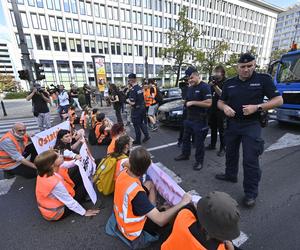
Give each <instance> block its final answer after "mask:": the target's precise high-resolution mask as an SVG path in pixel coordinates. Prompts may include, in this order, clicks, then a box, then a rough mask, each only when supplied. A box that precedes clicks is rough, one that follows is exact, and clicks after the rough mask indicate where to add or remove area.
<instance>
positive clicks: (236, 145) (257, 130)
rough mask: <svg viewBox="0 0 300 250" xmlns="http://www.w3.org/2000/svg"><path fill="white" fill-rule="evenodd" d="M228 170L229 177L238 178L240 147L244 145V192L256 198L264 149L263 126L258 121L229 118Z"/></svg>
mask: <svg viewBox="0 0 300 250" xmlns="http://www.w3.org/2000/svg"><path fill="white" fill-rule="evenodd" d="M225 143H226V170H225V174H226V175H227V176H228V177H232V178H236V177H237V175H238V170H239V149H240V144H241V143H242V145H243V168H244V182H243V187H244V192H245V195H246V197H248V198H256V197H257V195H258V184H259V181H260V179H261V170H260V166H259V156H260V155H261V154H262V153H263V150H264V141H263V140H262V139H261V127H260V124H259V122H258V121H243V122H238V121H234V120H229V121H228V125H227V129H226V131H225Z"/></svg>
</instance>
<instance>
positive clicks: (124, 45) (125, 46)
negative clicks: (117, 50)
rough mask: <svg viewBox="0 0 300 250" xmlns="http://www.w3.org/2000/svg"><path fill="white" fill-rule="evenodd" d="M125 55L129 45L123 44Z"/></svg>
mask: <svg viewBox="0 0 300 250" xmlns="http://www.w3.org/2000/svg"><path fill="white" fill-rule="evenodd" d="M123 55H124V56H127V45H126V44H123Z"/></svg>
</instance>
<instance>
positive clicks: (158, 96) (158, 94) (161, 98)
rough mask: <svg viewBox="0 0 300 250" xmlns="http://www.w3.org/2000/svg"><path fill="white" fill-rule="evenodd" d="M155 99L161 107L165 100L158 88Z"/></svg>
mask: <svg viewBox="0 0 300 250" xmlns="http://www.w3.org/2000/svg"><path fill="white" fill-rule="evenodd" d="M154 99H155V101H156V102H157V103H158V104H159V105H160V104H162V102H163V100H164V96H163V94H162V92H161V91H160V90H159V88H158V87H156V95H155V98H154Z"/></svg>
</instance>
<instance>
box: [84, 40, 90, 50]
mask: <svg viewBox="0 0 300 250" xmlns="http://www.w3.org/2000/svg"><path fill="white" fill-rule="evenodd" d="M84 51H85V52H87V53H90V45H89V41H88V40H84Z"/></svg>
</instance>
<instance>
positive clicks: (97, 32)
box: [96, 23, 101, 36]
mask: <svg viewBox="0 0 300 250" xmlns="http://www.w3.org/2000/svg"><path fill="white" fill-rule="evenodd" d="M96 35H97V36H101V24H100V23H96Z"/></svg>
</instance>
